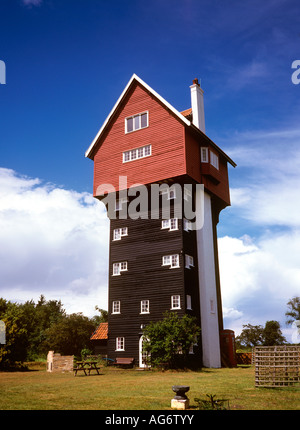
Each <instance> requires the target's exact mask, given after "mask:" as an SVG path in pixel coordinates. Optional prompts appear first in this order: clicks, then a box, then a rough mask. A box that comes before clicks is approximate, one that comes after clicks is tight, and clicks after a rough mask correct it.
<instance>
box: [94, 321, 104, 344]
mask: <svg viewBox="0 0 300 430" xmlns="http://www.w3.org/2000/svg"><path fill="white" fill-rule="evenodd" d="M107 333H108V323H107V322H105V323H100V324H99V326H98V327H97V328H96V330H95V331H94V333H93V334H92V336H91V340H103V339H107V338H108V336H107Z"/></svg>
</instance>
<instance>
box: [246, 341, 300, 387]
mask: <svg viewBox="0 0 300 430" xmlns="http://www.w3.org/2000/svg"><path fill="white" fill-rule="evenodd" d="M254 362H255V386H256V387H283V386H290V385H294V384H297V383H299V382H300V374H299V368H300V346H287V345H280V346H256V347H255V348H254Z"/></svg>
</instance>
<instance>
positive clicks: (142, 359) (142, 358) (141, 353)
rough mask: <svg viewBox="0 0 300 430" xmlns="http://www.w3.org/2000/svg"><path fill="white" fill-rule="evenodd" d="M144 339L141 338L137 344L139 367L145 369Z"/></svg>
mask: <svg viewBox="0 0 300 430" xmlns="http://www.w3.org/2000/svg"><path fill="white" fill-rule="evenodd" d="M144 339H145V337H144V336H141V337H140V342H139V366H140V367H147V362H146V358H147V353H146V352H145V351H143V343H144Z"/></svg>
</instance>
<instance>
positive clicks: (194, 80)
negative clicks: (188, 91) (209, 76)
mask: <svg viewBox="0 0 300 430" xmlns="http://www.w3.org/2000/svg"><path fill="white" fill-rule="evenodd" d="M193 84H196V85H199V81H198V79H197V78H196V79H193ZM199 87H200V85H199Z"/></svg>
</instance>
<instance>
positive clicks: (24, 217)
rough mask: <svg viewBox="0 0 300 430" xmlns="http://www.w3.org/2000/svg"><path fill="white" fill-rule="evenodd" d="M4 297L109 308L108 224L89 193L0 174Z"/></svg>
mask: <svg viewBox="0 0 300 430" xmlns="http://www.w3.org/2000/svg"><path fill="white" fill-rule="evenodd" d="M0 261H1V264H0V279H1V282H0V295H1V296H3V297H5V298H7V299H10V300H28V299H31V298H33V299H34V300H37V299H38V297H39V296H40V294H44V295H45V297H46V298H47V299H50V298H53V299H61V301H62V303H63V304H64V305H65V308H66V310H67V312H69V313H71V312H83V313H85V314H87V315H93V313H94V307H95V305H98V306H100V307H102V308H107V282H106V281H107V262H108V220H107V217H106V213H105V211H104V206H103V205H102V204H101V203H99V202H97V201H96V200H95V199H93V197H92V196H91V195H90V194H88V193H77V192H75V191H72V190H65V189H62V188H57V187H55V186H54V185H52V184H43V183H41V181H40V180H39V179H32V178H27V177H24V176H20V175H18V174H16V172H14V171H12V170H9V169H0Z"/></svg>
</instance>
